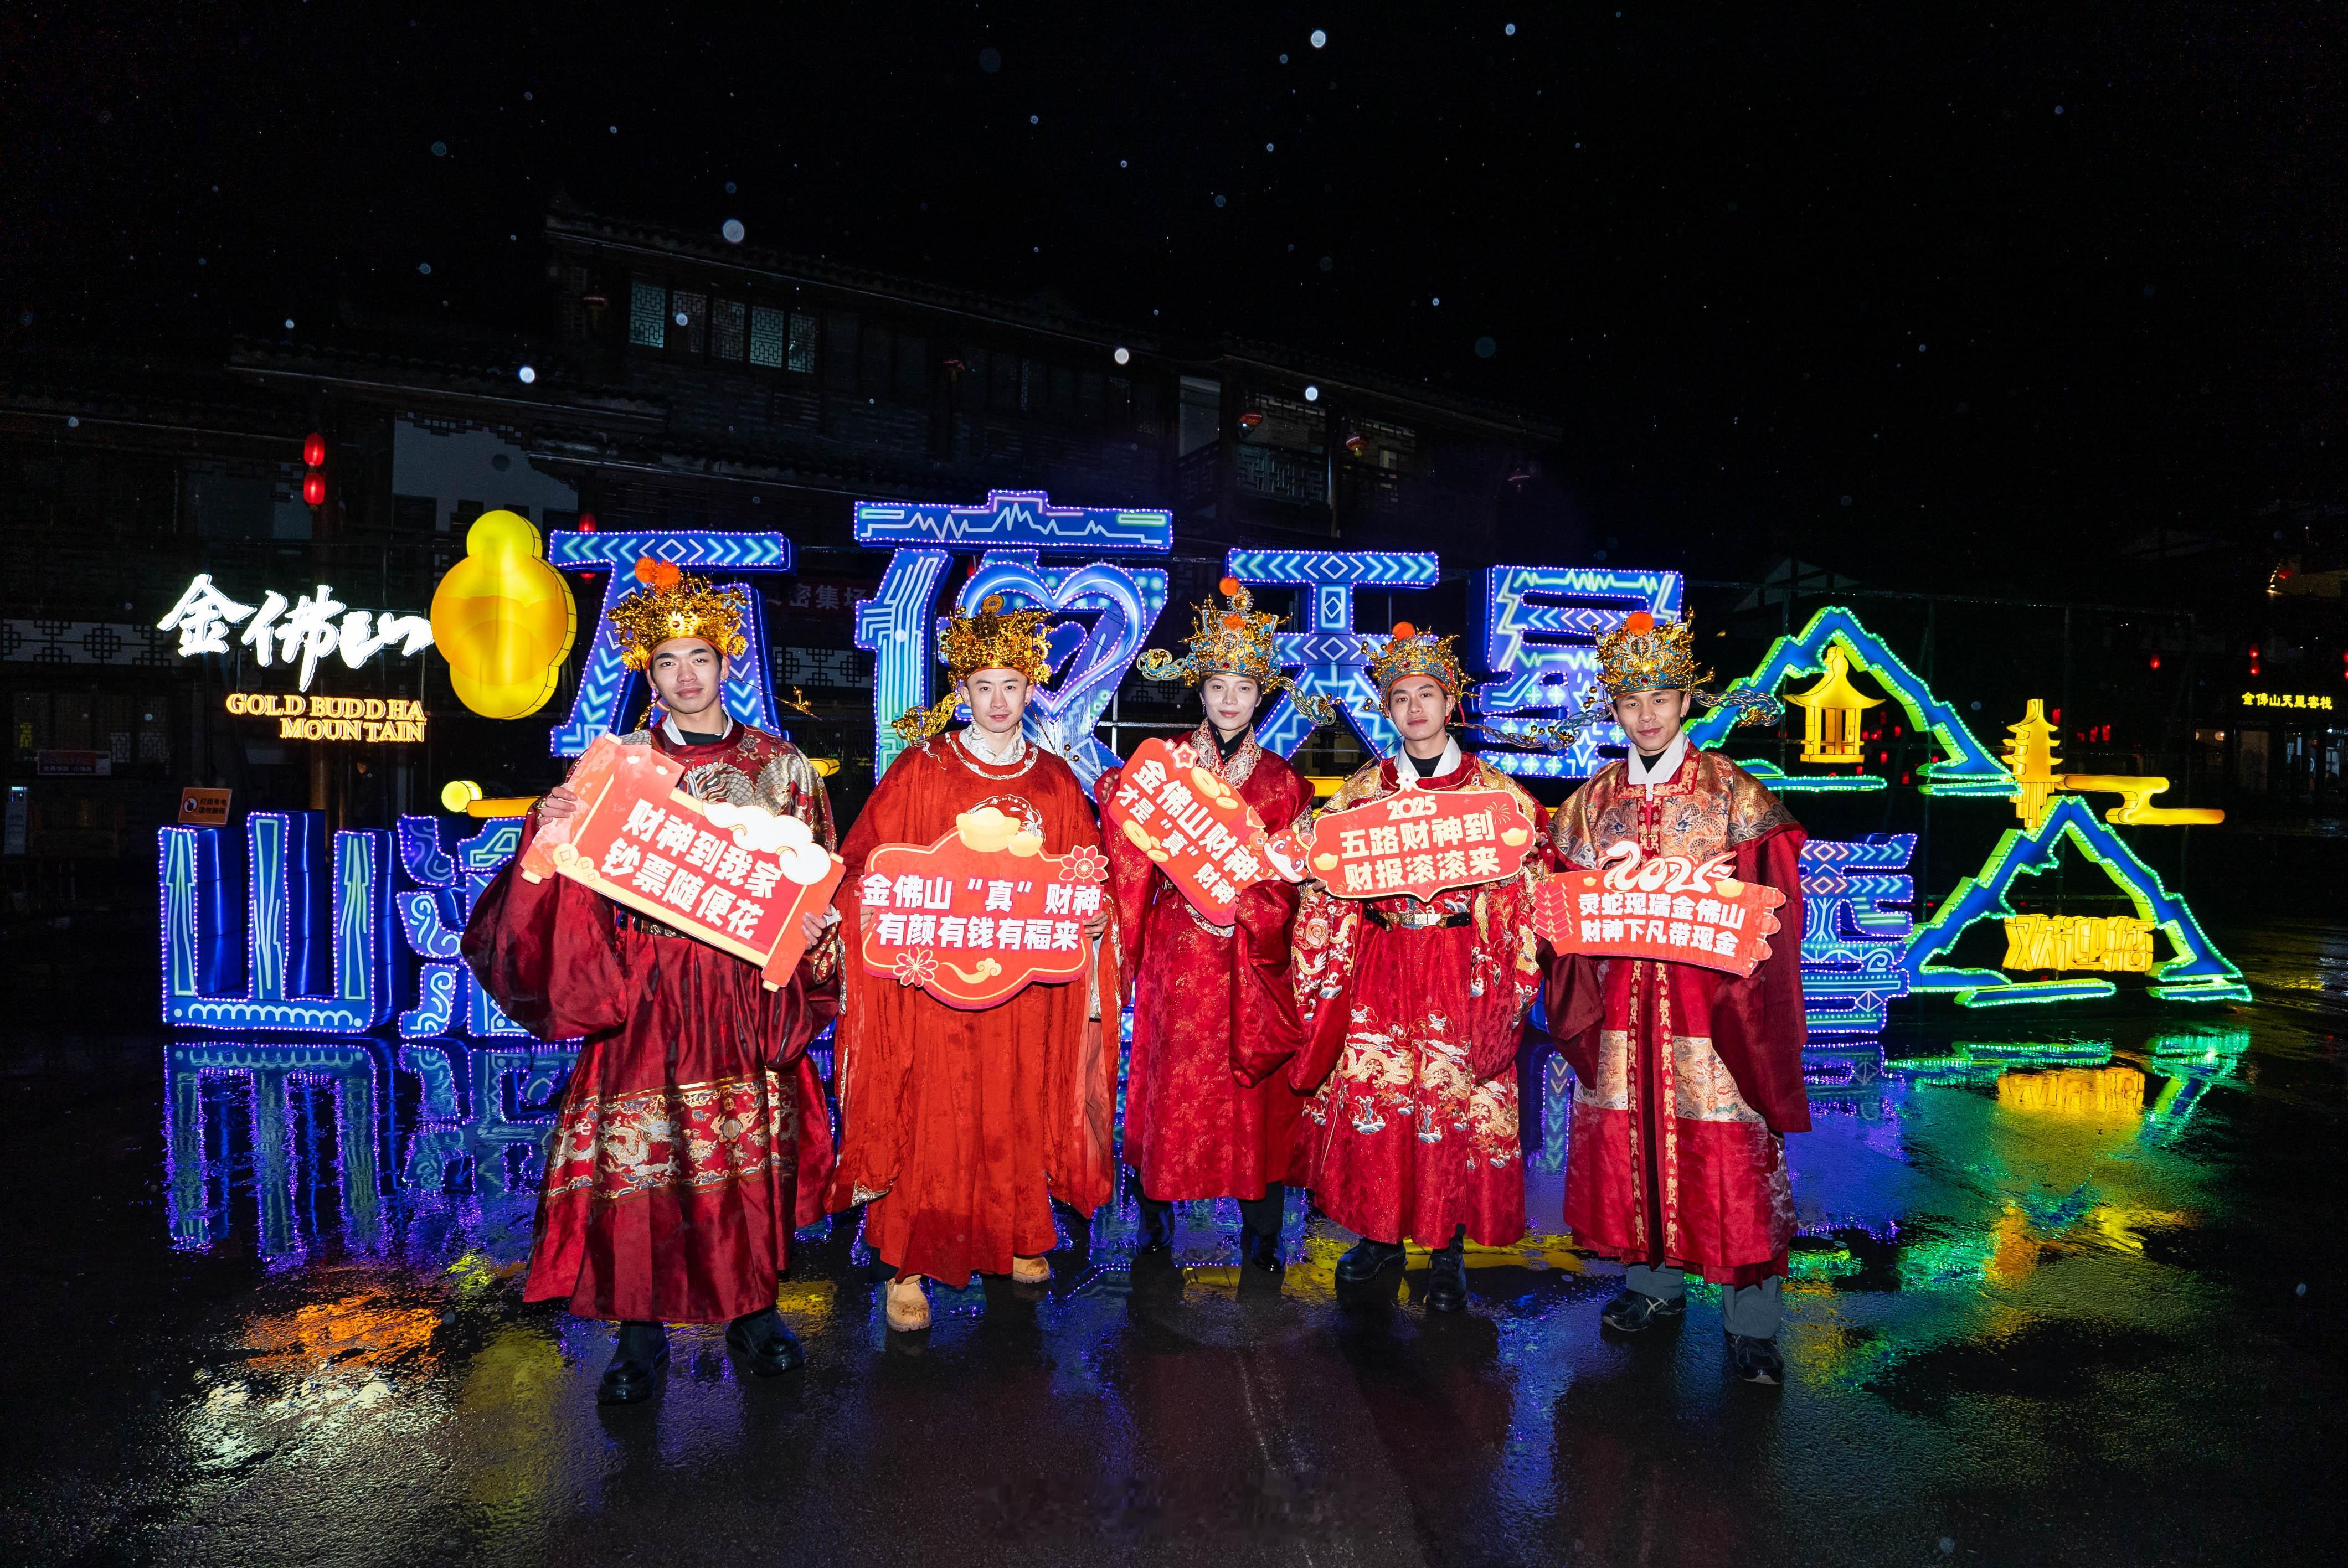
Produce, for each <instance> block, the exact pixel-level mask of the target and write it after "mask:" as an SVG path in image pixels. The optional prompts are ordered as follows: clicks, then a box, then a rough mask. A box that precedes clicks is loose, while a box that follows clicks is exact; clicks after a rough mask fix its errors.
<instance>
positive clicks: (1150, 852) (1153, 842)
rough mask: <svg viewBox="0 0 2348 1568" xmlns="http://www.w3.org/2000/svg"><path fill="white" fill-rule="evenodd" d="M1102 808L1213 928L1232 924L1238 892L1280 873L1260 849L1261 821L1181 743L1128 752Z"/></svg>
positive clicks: (1154, 741) (1155, 743) (1150, 743)
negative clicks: (1128, 758)
mask: <svg viewBox="0 0 2348 1568" xmlns="http://www.w3.org/2000/svg"><path fill="white" fill-rule="evenodd" d="M1102 810H1103V813H1104V815H1107V817H1108V819H1109V821H1110V822H1111V823H1112V824H1114V825H1116V827H1117V831H1118V832H1120V833H1122V834H1124V835H1125V836H1126V837H1128V838H1129V839H1131V840H1132V841H1133V845H1134V847H1135V848H1137V849H1138V850H1140V851H1141V852H1142V853H1143V854H1144V855H1147V856H1149V858H1150V859H1151V860H1152V861H1154V862H1156V863H1157V865H1158V866H1159V867H1160V868H1161V869H1162V870H1164V871H1165V873H1166V876H1167V878H1168V879H1169V881H1171V882H1172V883H1173V884H1174V886H1176V887H1178V888H1179V889H1181V892H1182V897H1185V898H1188V899H1189V901H1190V904H1191V907H1193V908H1195V909H1197V910H1198V911H1199V913H1200V914H1201V915H1203V916H1205V917H1207V918H1208V919H1209V920H1210V921H1211V922H1213V923H1214V924H1215V925H1218V926H1228V925H1230V924H1231V905H1232V903H1233V901H1234V900H1236V899H1237V898H1238V897H1239V896H1240V894H1241V891H1242V890H1243V889H1245V888H1247V887H1248V886H1251V885H1252V884H1254V883H1257V882H1262V881H1265V880H1267V879H1269V878H1271V877H1272V876H1280V875H1282V872H1281V870H1280V867H1279V866H1276V865H1275V864H1273V863H1272V857H1271V856H1269V855H1267V854H1266V853H1265V850H1264V837H1265V835H1264V825H1263V818H1262V817H1260V816H1258V815H1256V812H1255V808H1254V807H1253V806H1251V805H1249V804H1247V803H1246V802H1245V801H1243V800H1241V799H1240V797H1239V794H1238V793H1237V792H1236V791H1234V790H1233V789H1232V788H1231V785H1230V784H1226V783H1224V782H1223V781H1222V780H1221V779H1220V778H1218V777H1217V776H1216V775H1215V774H1212V773H1210V772H1209V771H1208V770H1207V769H1205V768H1203V767H1201V766H1200V765H1199V755H1198V753H1196V752H1195V751H1193V750H1192V749H1191V748H1190V747H1189V746H1188V745H1169V744H1167V743H1166V742H1164V741H1162V740H1160V739H1159V738H1157V737H1156V736H1152V737H1151V738H1150V739H1148V740H1146V741H1144V742H1142V743H1141V744H1140V745H1138V746H1137V747H1135V748H1134V752H1133V760H1132V761H1131V762H1128V763H1127V764H1125V768H1124V771H1123V772H1122V773H1121V774H1119V775H1118V779H1117V789H1116V791H1115V792H1114V793H1112V794H1110V795H1109V797H1108V799H1107V801H1106V802H1104V803H1103V805H1102Z"/></svg>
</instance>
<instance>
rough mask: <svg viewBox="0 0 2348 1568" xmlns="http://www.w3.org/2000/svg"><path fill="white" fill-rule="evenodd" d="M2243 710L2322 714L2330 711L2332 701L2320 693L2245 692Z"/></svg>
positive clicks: (2243, 694)
mask: <svg viewBox="0 0 2348 1568" xmlns="http://www.w3.org/2000/svg"><path fill="white" fill-rule="evenodd" d="M2242 706H2243V707H2245V708H2313V709H2317V710H2320V711H2322V712H2331V710H2332V699H2331V697H2330V696H2328V695H2326V694H2324V693H2322V692H2243V693H2242Z"/></svg>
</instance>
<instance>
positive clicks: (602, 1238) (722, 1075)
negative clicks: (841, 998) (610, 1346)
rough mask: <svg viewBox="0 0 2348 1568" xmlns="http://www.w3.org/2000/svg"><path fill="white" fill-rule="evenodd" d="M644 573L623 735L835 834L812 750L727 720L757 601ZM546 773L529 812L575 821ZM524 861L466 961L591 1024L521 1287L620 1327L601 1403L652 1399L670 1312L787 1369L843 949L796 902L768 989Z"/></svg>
mask: <svg viewBox="0 0 2348 1568" xmlns="http://www.w3.org/2000/svg"><path fill="white" fill-rule="evenodd" d="M636 577H637V579H638V580H639V581H640V582H642V583H643V584H644V587H643V589H640V590H638V591H636V592H633V593H631V594H629V595H628V596H627V597H626V598H625V599H623V600H621V601H620V602H619V604H618V605H616V606H615V607H614V608H613V611H612V624H613V627H614V629H615V630H616V631H617V634H618V637H619V640H620V642H621V646H622V651H623V653H622V656H623V660H624V661H625V662H626V663H627V665H628V667H629V668H630V669H633V670H642V671H644V672H645V673H646V675H647V676H648V678H649V679H650V681H651V682H652V686H653V690H654V693H655V694H656V695H657V697H658V698H659V702H660V707H661V709H662V711H663V712H664V715H665V716H664V718H663V719H662V721H661V722H660V723H659V724H657V725H655V726H653V727H652V728H649V729H644V730H638V731H637V732H635V733H633V734H630V735H624V736H623V737H621V743H622V744H623V745H631V746H651V747H653V748H654V749H655V750H657V751H659V752H661V753H664V754H665V755H667V756H671V757H674V758H675V759H676V760H677V761H679V762H681V763H683V764H685V778H684V781H683V784H682V785H681V786H680V787H682V788H683V789H685V792H686V793H688V794H692V795H694V796H695V798H696V799H700V800H709V801H720V800H722V801H728V802H731V803H734V804H740V805H755V806H758V807H762V808H764V809H765V810H767V811H768V812H772V813H774V814H776V815H787V816H792V817H797V818H798V820H800V821H801V822H804V823H806V824H807V825H808V829H809V831H810V834H811V836H812V837H813V839H814V840H815V841H816V842H818V843H820V844H821V845H823V846H824V847H825V848H826V849H829V847H830V846H831V841H832V827H831V809H830V806H829V803H828V802H827V800H826V799H825V796H824V790H823V781H822V780H821V779H820V778H819V777H818V776H817V775H816V773H815V770H814V768H813V767H811V766H810V765H809V764H808V760H807V758H805V757H804V756H802V755H800V754H799V753H798V750H797V749H796V748H794V747H793V746H792V745H791V743H789V742H788V741H785V740H783V739H781V738H779V737H778V736H775V735H770V734H767V733H764V732H763V731H759V730H754V729H751V728H750V727H749V726H747V724H742V723H737V722H736V720H734V719H733V718H732V717H731V716H729V715H728V714H727V713H726V709H725V706H724V704H723V702H721V701H720V697H721V695H722V692H723V690H724V685H725V679H726V665H727V661H728V660H729V659H731V658H734V657H736V656H738V655H740V654H741V653H742V652H743V651H745V650H746V649H747V646H748V642H747V639H746V638H745V637H744V636H743V635H742V630H741V626H742V620H743V618H744V617H745V616H746V615H747V614H748V613H750V606H749V603H748V596H747V593H746V592H745V591H744V590H743V589H738V588H732V589H713V588H711V587H710V585H709V584H708V583H706V582H705V581H704V580H702V579H699V578H694V577H686V576H685V575H684V574H682V573H681V572H679V571H678V570H677V569H676V568H675V566H674V565H671V564H669V563H667V562H664V561H651V560H646V561H643V562H640V563H638V565H637V568H636ZM578 807H579V802H578V797H577V796H576V795H574V794H572V792H571V790H570V789H569V788H568V787H567V786H558V787H557V788H556V789H554V790H553V791H552V792H551V793H550V794H548V795H547V796H546V797H545V799H543V800H541V802H540V803H539V804H538V805H537V807H536V808H535V809H534V810H533V811H532V813H531V814H530V818H529V819H528V820H527V822H526V823H525V824H524V825H523V829H522V841H521V843H522V846H523V847H527V846H528V845H529V844H530V840H531V838H532V837H534V836H535V835H536V834H537V832H538V828H539V825H540V824H541V823H543V822H550V821H556V820H559V819H561V818H563V817H566V816H569V815H572V813H573V812H575V811H577V810H578ZM520 859H521V857H520V855H519V854H517V855H516V856H515V857H514V859H513V860H512V861H511V862H509V863H508V865H507V866H506V867H505V869H504V870H502V871H500V872H499V874H498V876H497V877H496V879H495V880H494V881H492V882H491V883H490V884H489V888H488V890H487V891H486V892H484V893H483V894H482V896H481V899H480V901H479V904H478V905H477V906H476V907H475V908H474V910H473V917H472V919H471V921H470V922H469V924H468V925H467V926H466V927H465V937H464V955H465V961H466V962H467V963H468V964H469V965H470V966H471V967H472V969H473V972H474V973H475V974H476V975H478V976H479V978H480V982H481V984H482V986H483V987H485V988H486V989H488V991H489V995H490V996H492V997H494V998H496V999H497V1003H498V1005H499V1007H501V1008H503V1009H505V1011H506V1016H508V1017H509V1018H510V1019H512V1020H514V1021H515V1022H516V1023H518V1024H520V1025H521V1026H522V1027H523V1028H524V1029H527V1030H530V1032H531V1033H532V1034H535V1035H537V1036H538V1037H539V1038H541V1040H561V1039H566V1038H569V1037H571V1036H574V1035H578V1036H584V1037H585V1039H584V1042H583V1044H582V1046H581V1048H580V1052H579V1062H578V1066H577V1067H576V1068H575V1069H574V1070H573V1071H572V1075H571V1085H570V1089H569V1091H567V1092H566V1093H565V1095H564V1097H563V1102H562V1111H561V1115H560V1117H558V1118H557V1121H556V1125H555V1132H554V1136H553V1138H552V1140H551V1142H550V1143H549V1144H548V1146H547V1153H546V1178H545V1182H544V1184H543V1185H542V1187H541V1191H540V1195H539V1206H538V1225H537V1234H536V1236H535V1239H534V1240H533V1242H532V1245H531V1247H530V1275H529V1278H528V1279H527V1281H526V1282H525V1283H524V1285H523V1287H522V1296H523V1298H524V1299H525V1300H529V1301H547V1300H561V1299H567V1300H568V1301H569V1302H570V1304H571V1310H572V1312H574V1313H576V1314H578V1315H579V1316H580V1317H600V1318H616V1319H618V1320H619V1321H620V1333H619V1343H618V1346H617V1348H615V1350H614V1351H613V1357H612V1362H611V1365H610V1367H609V1368H607V1369H606V1370H605V1371H604V1374H603V1379H602V1388H601V1389H600V1390H599V1393H598V1398H599V1399H601V1400H602V1402H604V1403H606V1404H628V1403H633V1402H634V1401H635V1400H638V1399H647V1398H649V1397H650V1396H651V1395H652V1394H653V1393H654V1390H655V1389H656V1388H657V1386H658V1379H659V1372H660V1369H661V1368H662V1367H664V1365H665V1364H666V1363H667V1360H668V1336H667V1333H666V1330H665V1329H664V1327H663V1325H664V1323H676V1322H682V1323H725V1324H726V1343H727V1345H728V1346H729V1347H730V1348H733V1349H734V1350H735V1351H736V1353H737V1354H738V1355H739V1356H741V1357H742V1358H743V1360H744V1361H745V1362H746V1363H747V1365H748V1366H749V1368H751V1369H752V1370H753V1371H754V1372H756V1373H757V1374H759V1375H760V1376H767V1377H771V1376H775V1375H778V1374H780V1373H783V1372H786V1371H788V1370H790V1369H791V1368H795V1367H798V1366H800V1365H801V1364H803V1362H804V1360H805V1357H804V1355H803V1353H802V1352H801V1350H800V1348H799V1344H798V1340H797V1339H795V1338H793V1337H792V1336H791V1333H790V1330H789V1329H788V1328H787V1327H784V1326H783V1322H782V1319H781V1318H780V1317H778V1315H777V1314H776V1311H775V1285H776V1281H777V1279H778V1277H779V1276H780V1275H781V1274H782V1271H783V1268H784V1266H785V1265H786V1264H787V1263H788V1257H789V1245H790V1238H791V1233H792V1232H793V1231H794V1230H795V1229H797V1228H798V1226H800V1225H809V1224H812V1223H814V1222H815V1221H816V1220H817V1219H819V1218H820V1217H822V1214H823V1210H822V1206H821V1197H822V1193H823V1186H824V1182H825V1180H826V1178H827V1177H828V1176H829V1173H830V1168H831V1123H830V1121H829V1116H828V1113H827V1112H826V1111H825V1108H824V1101H823V1086H822V1084H821V1082H820V1081H819V1080H818V1079H817V1077H816V1075H815V1069H814V1067H813V1066H812V1064H810V1063H809V1062H808V1060H807V1057H806V1054H805V1052H806V1048H807V1042H808V1039H809V1038H810V1037H811V1036H813V1035H814V1034H815V1033H816V1031H817V1030H819V1029H820V1028H821V1027H822V1025H823V1023H824V1022H825V1021H826V1020H828V1019H829V1017H830V1016H831V1013H832V1011H833V1009H834V1007H835V999H834V991H835V988H836V985H837V976H838V972H839V941H838V939H837V938H836V937H835V936H833V935H831V934H830V932H829V929H828V926H829V921H828V920H827V919H826V918H822V917H814V916H810V917H808V929H807V937H808V944H809V946H808V957H807V958H804V959H803V960H801V962H800V964H799V968H798V973H797V974H796V975H794V976H793V977H792V979H791V982H790V984H789V985H788V986H786V987H783V988H782V989H776V990H769V989H767V987H766V985H765V983H764V982H763V980H762V979H761V977H760V975H759V972H758V970H757V968H756V967H755V966H753V965H751V964H748V963H746V962H744V961H743V960H742V959H740V958H735V957H734V956H732V955H731V954H728V953H724V952H720V951H719V950H718V949H716V948H713V947H711V946H709V945H708V944H707V943H705V942H701V941H696V940H695V939H694V938H690V937H687V936H685V935H683V934H681V933H679V932H676V931H674V930H672V929H670V928H669V927H666V926H664V925H662V924H661V923H660V922H658V921H656V920H654V919H652V918H651V917H647V916H644V915H640V914H637V913H635V912H634V911H633V910H627V909H622V908H620V907H618V906H616V905H614V904H613V903H612V902H611V900H609V899H607V898H605V897H602V895H601V894H598V893H594V892H592V891H590V890H589V889H587V888H585V887H582V886H580V885H579V884H578V883H576V882H573V881H572V880H571V879H569V878H568V877H562V876H550V877H548V878H547V879H546V880H544V881H542V882H536V883H533V882H530V881H529V880H528V879H526V878H524V877H522V876H520V875H519V870H520Z"/></svg>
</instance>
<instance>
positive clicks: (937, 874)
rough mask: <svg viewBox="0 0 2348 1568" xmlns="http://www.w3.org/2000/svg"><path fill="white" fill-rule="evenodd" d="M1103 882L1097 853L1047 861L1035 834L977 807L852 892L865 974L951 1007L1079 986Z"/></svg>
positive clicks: (897, 853)
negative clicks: (1051, 985)
mask: <svg viewBox="0 0 2348 1568" xmlns="http://www.w3.org/2000/svg"><path fill="white" fill-rule="evenodd" d="M1107 875H1108V859H1107V856H1104V855H1102V854H1101V853H1100V851H1098V850H1097V849H1092V848H1089V847H1078V848H1076V849H1073V850H1071V851H1069V852H1068V853H1067V854H1066V855H1065V856H1060V855H1046V854H1045V853H1044V852H1043V837H1042V835H1040V834H1039V833H1037V832H1035V830H1033V829H1032V828H1026V827H1024V826H1023V825H1021V824H1020V822H1019V821H1018V819H1017V818H1014V817H1011V816H1007V815H1004V813H1002V812H1000V811H997V810H996V809H995V808H994V807H993V806H991V805H986V806H981V807H979V808H978V809H977V810H975V811H971V812H965V813H963V815H961V816H960V817H959V818H957V819H956V825H955V827H954V831H953V832H952V833H949V834H947V835H945V836H944V837H942V838H941V839H939V840H938V841H937V842H936V843H935V844H932V845H928V846H926V847H924V846H922V845H915V844H884V845H881V846H880V848H878V849H876V850H874V851H873V852H872V856H871V858H870V859H869V860H867V861H866V862H865V870H864V875H863V876H862V877H861V878H860V879H859V880H858V882H857V885H856V913H857V919H858V927H859V930H860V934H861V940H860V943H859V947H858V954H859V958H860V961H861V962H862V963H863V965H864V968H865V970H866V971H867V972H868V973H870V974H875V975H886V976H890V977H891V978H893V979H895V980H896V981H897V982H898V983H899V984H900V985H906V986H919V987H920V988H921V989H923V990H925V991H927V992H929V994H930V995H932V996H933V997H935V998H936V999H938V1000H940V1001H942V1002H944V1003H945V1004H946V1005H947V1006H949V1007H957V1008H972V1009H975V1008H987V1007H993V1006H994V1005H995V1004H996V1003H997V1002H1000V1001H1003V1000H1005V999H1008V998H1009V997H1011V996H1012V995H1013V994H1014V993H1015V992H1017V991H1018V990H1020V989H1022V988H1024V987H1025V986H1026V985H1028V984H1029V983H1031V982H1034V981H1046V982H1052V981H1066V980H1073V979H1078V978H1080V977H1081V976H1082V975H1083V974H1084V972H1085V966H1086V963H1087V962H1089V961H1090V960H1091V958H1092V940H1091V938H1090V937H1089V935H1088V934H1087V933H1086V929H1085V927H1086V925H1087V924H1088V923H1089V922H1091V921H1093V920H1096V919H1097V918H1098V917H1100V915H1101V912H1102V888H1101V883H1102V881H1103V879H1104V878H1106V877H1107Z"/></svg>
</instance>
